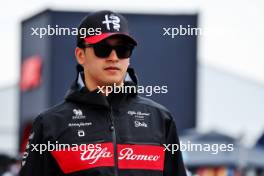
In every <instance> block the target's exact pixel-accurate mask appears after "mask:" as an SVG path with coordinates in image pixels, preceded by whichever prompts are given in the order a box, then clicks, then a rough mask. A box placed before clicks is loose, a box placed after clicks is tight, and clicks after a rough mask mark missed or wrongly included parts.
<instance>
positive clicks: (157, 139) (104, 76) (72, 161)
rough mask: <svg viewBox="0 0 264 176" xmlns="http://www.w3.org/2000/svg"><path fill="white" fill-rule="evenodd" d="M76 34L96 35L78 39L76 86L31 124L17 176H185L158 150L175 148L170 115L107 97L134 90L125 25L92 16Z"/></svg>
mask: <svg viewBox="0 0 264 176" xmlns="http://www.w3.org/2000/svg"><path fill="white" fill-rule="evenodd" d="M82 28H85V29H87V31H88V30H91V31H96V30H97V33H94V34H92V35H91V34H89V35H88V36H86V37H83V36H81V35H78V37H77V47H76V49H75V56H76V59H77V62H78V66H77V71H78V74H77V78H76V80H75V81H74V83H73V85H72V87H71V88H70V90H69V91H68V93H67V95H66V98H65V101H64V102H62V103H61V104H59V105H56V106H54V107H52V108H51V109H49V110H47V111H45V112H43V113H41V114H40V115H39V116H38V117H37V118H36V120H35V122H34V125H33V132H32V134H31V135H30V137H29V144H28V145H27V151H26V152H25V155H24V157H23V158H24V160H23V161H22V170H21V175H27V176H33V175H34V176H53V175H54V176H55V175H56V176H59V175H72V176H73V175H78V176H81V175H83V176H88V175H89V176H90V175H92V176H113V175H115V176H147V175H152V176H161V175H165V176H185V175H186V173H185V169H184V165H183V161H182V156H181V153H180V151H176V152H175V153H171V152H170V151H169V150H165V147H164V144H179V139H178V136H177V133H176V127H175V122H174V120H173V117H172V116H171V114H170V112H169V111H168V110H167V109H166V108H164V107H163V106H161V105H159V104H157V103H155V102H154V101H152V100H150V99H146V98H143V97H140V96H139V95H138V94H137V93H136V91H132V92H119V93H114V92H111V90H113V88H114V87H116V88H124V87H128V86H132V87H134V88H135V87H136V86H137V78H136V76H135V74H134V71H133V69H131V68H128V66H129V59H130V58H129V57H130V56H131V54H132V51H133V48H134V47H135V46H136V45H137V42H136V41H135V40H134V39H133V38H132V37H131V36H130V35H129V32H128V25H127V21H126V19H125V18H124V17H123V16H122V15H120V14H117V13H114V12H111V11H99V12H95V13H91V14H89V15H88V16H86V17H85V18H84V19H83V20H82V22H81V24H80V26H79V29H82ZM93 29H94V30H93ZM98 29H100V30H98ZM98 31H99V32H98ZM129 90H131V89H129ZM38 144H39V145H38ZM44 144H45V146H47V145H50V146H51V144H52V145H53V148H52V147H50V148H52V149H46V148H44ZM67 144H68V145H67ZM61 145H64V146H66V147H63V148H60V147H58V146H61ZM69 145H70V146H69ZM54 146H55V147H54ZM41 147H42V149H43V148H44V149H46V150H41V149H39V148H41ZM83 147H84V148H83ZM33 149H34V150H33Z"/></svg>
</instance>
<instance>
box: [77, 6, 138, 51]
mask: <svg viewBox="0 0 264 176" xmlns="http://www.w3.org/2000/svg"><path fill="white" fill-rule="evenodd" d="M83 28H85V29H86V30H89V29H92V30H94V31H96V30H99V31H97V32H94V33H92V34H91V33H88V32H86V35H85V37H84V36H82V35H80V33H78V36H77V46H78V47H82V46H83V44H85V43H87V44H96V43H98V42H100V41H102V40H104V39H106V38H109V37H112V36H120V37H122V38H124V39H126V40H127V41H128V42H130V43H131V44H133V45H135V46H136V45H137V42H136V40H135V39H134V38H133V37H132V36H131V35H130V34H129V30H128V22H127V20H126V18H125V17H124V16H123V15H121V14H118V13H115V12H112V11H109V10H103V11H97V12H93V13H90V14H88V15H87V16H85V17H84V18H83V19H82V21H81V23H80V25H79V27H78V29H79V31H80V29H83Z"/></svg>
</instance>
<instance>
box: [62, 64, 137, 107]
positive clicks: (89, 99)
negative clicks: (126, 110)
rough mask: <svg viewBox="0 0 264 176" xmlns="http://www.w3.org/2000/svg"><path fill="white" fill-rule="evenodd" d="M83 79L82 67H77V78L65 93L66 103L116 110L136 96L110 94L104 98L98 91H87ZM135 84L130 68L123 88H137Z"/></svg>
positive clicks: (133, 94) (132, 71)
mask: <svg viewBox="0 0 264 176" xmlns="http://www.w3.org/2000/svg"><path fill="white" fill-rule="evenodd" d="M83 78H84V77H83V67H82V66H80V65H77V77H76V79H75V81H74V82H73V84H72V86H71V88H70V89H69V90H68V92H67V93H66V96H65V100H66V101H71V102H76V103H82V104H90V105H95V106H104V107H108V108H110V107H113V108H114V109H118V108H119V107H121V106H123V105H125V104H124V101H125V100H127V99H129V98H131V97H134V96H135V95H136V93H111V94H110V95H109V96H107V97H106V96H104V95H102V94H101V93H98V92H99V89H96V90H94V91H89V90H88V89H87V88H86V87H85V84H84V81H83V80H84V79H83ZM137 82H138V81H137V76H136V74H135V72H134V70H133V69H132V68H128V70H127V75H126V78H125V81H124V86H137Z"/></svg>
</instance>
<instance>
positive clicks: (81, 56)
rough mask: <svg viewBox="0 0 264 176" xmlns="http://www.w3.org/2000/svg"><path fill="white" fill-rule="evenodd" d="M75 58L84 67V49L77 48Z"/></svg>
mask: <svg viewBox="0 0 264 176" xmlns="http://www.w3.org/2000/svg"><path fill="white" fill-rule="evenodd" d="M75 57H76V59H77V62H78V63H79V64H80V65H83V64H84V62H85V52H84V49H82V48H79V47H76V48H75Z"/></svg>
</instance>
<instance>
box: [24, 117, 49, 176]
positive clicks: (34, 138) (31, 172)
mask: <svg viewBox="0 0 264 176" xmlns="http://www.w3.org/2000/svg"><path fill="white" fill-rule="evenodd" d="M43 144H44V145H45V144H46V143H45V141H44V136H43V125H42V122H41V116H38V117H37V118H36V119H35V121H34V123H33V128H32V132H31V134H30V136H29V139H28V143H27V146H26V151H25V152H24V154H23V157H22V162H21V170H20V174H19V175H20V176H48V175H53V174H54V169H53V167H54V165H53V162H52V160H51V155H50V153H49V152H48V151H43V152H40V148H41V147H40V145H43Z"/></svg>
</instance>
